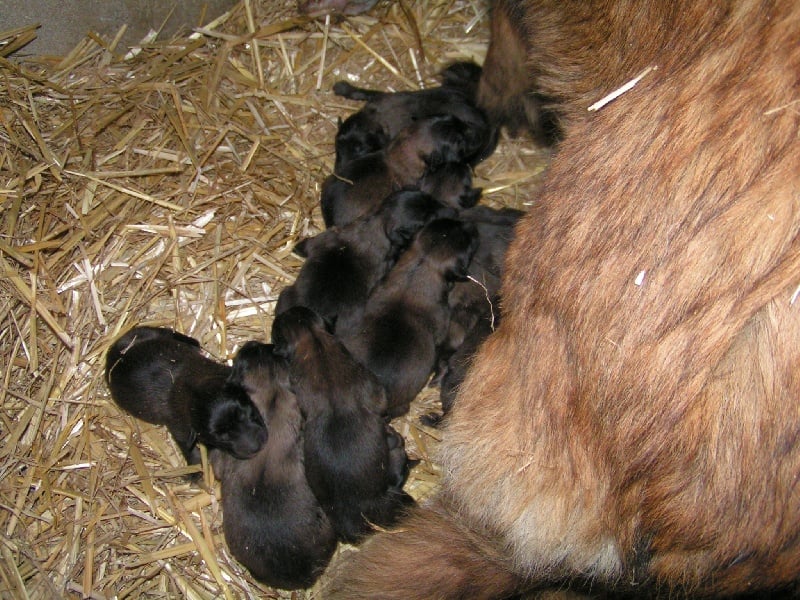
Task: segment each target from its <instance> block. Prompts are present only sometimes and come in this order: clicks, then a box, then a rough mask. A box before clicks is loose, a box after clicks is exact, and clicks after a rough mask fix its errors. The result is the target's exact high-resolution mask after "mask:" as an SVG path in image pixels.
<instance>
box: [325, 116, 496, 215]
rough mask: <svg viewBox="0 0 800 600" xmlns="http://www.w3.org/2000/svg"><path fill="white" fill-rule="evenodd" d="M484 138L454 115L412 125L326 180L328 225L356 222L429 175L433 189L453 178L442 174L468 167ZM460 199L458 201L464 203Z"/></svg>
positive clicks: (458, 197)
mask: <svg viewBox="0 0 800 600" xmlns="http://www.w3.org/2000/svg"><path fill="white" fill-rule="evenodd" d="M481 135H482V134H481V132H480V131H478V130H476V129H475V128H472V127H470V126H469V125H468V124H467V123H464V122H462V121H461V120H459V119H457V118H456V117H453V116H449V115H445V116H434V117H429V118H426V119H423V120H420V121H416V122H414V123H412V124H411V125H409V126H408V127H406V128H405V129H403V130H402V131H400V132H399V133H398V134H397V135H396V136H395V137H394V139H393V140H392V141H391V142H389V144H388V146H387V147H386V148H385V149H383V150H378V151H375V152H372V153H370V154H367V155H365V156H361V157H359V158H357V159H354V160H351V161H349V162H347V163H346V164H344V165H343V166H342V167H341V169H339V170H338V171H337V172H336V173H335V174H334V175H330V176H328V177H327V178H326V179H325V181H324V182H323V184H322V197H321V205H322V217H323V219H324V220H325V225H326V226H327V227H332V226H334V225H346V224H347V223H351V222H352V221H354V220H355V219H356V218H358V217H359V216H361V215H364V214H367V213H369V212H371V211H373V210H375V209H376V207H377V206H379V205H380V203H381V201H382V200H383V199H384V198H385V197H386V196H388V195H389V194H390V193H391V192H393V191H396V190H399V189H401V188H403V187H406V186H417V185H418V183H419V181H420V179H422V178H423V176H426V175H427V180H430V182H431V183H430V185H433V184H434V183H435V181H436V178H437V177H450V175H449V172H448V171H446V170H442V171H441V173H439V169H440V168H442V167H444V166H445V165H447V164H449V163H461V162H464V161H465V160H466V157H468V156H469V155H471V154H472V153H473V152H474V151H475V148H476V147H478V146H480V145H481V144H482V143H483V142H482V140H481ZM462 193H463V192H462ZM460 197H461V194H459V195H458V196H457V197H456V198H455V200H456V201H459V202H460ZM456 207H457V206H456Z"/></svg>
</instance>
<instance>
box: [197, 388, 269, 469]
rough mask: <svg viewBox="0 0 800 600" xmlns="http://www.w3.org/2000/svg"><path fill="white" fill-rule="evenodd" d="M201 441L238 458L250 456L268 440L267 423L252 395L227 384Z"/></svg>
mask: <svg viewBox="0 0 800 600" xmlns="http://www.w3.org/2000/svg"><path fill="white" fill-rule="evenodd" d="M200 441H202V442H204V443H206V444H207V445H209V446H213V447H215V448H219V449H220V450H224V451H225V452H228V453H229V454H232V455H233V456H235V457H236V458H239V459H245V458H250V457H251V456H253V455H254V454H255V453H257V452H258V451H259V450H260V449H261V447H262V446H263V445H264V444H265V443H266V441H267V426H266V425H265V424H264V419H263V418H262V417H261V413H260V412H259V411H258V410H257V409H256V407H255V406H254V405H253V403H252V402H251V401H250V398H249V397H248V395H247V394H246V393H244V391H243V390H242V389H241V388H236V387H230V386H228V385H227V383H226V384H225V386H223V389H222V391H221V392H220V393H219V394H218V395H217V398H216V401H215V403H214V406H213V408H212V409H211V410H210V411H209V412H208V421H207V423H206V428H205V431H202V435H200Z"/></svg>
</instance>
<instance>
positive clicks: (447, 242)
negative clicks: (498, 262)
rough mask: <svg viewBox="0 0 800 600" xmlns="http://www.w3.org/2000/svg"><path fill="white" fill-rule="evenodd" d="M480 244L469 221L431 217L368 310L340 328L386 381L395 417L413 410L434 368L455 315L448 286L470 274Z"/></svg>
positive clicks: (352, 347) (353, 350)
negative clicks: (433, 218)
mask: <svg viewBox="0 0 800 600" xmlns="http://www.w3.org/2000/svg"><path fill="white" fill-rule="evenodd" d="M477 244H478V239H477V235H476V231H475V226H474V225H472V224H470V223H462V222H460V221H456V220H452V219H439V220H436V221H432V222H430V223H428V225H426V226H425V227H424V228H423V229H422V230H421V231H420V232H419V234H417V237H416V239H415V240H414V242H412V244H411V246H410V247H409V249H408V250H406V251H405V252H404V253H403V254H402V255H401V256H400V258H399V259H398V261H397V264H396V265H395V266H394V268H393V269H392V270H391V271H390V272H389V274H388V275H387V276H386V278H385V279H384V280H383V282H381V284H380V285H378V286H377V287H376V288H375V290H374V291H373V292H372V294H370V297H369V299H368V300H367V305H366V307H365V309H364V312H363V316H362V317H361V318H360V319H353V320H348V321H342V322H341V323H340V326H339V328H338V329H337V335H338V336H339V337H340V339H341V340H342V342H343V343H344V345H345V346H346V347H347V349H348V350H350V352H351V353H352V354H353V356H355V357H356V359H357V360H359V361H361V362H362V363H363V364H364V365H366V366H367V367H368V368H369V369H370V371H372V372H373V373H374V374H375V375H376V376H377V378H378V380H379V381H380V382H381V383H382V384H383V386H384V388H385V389H386V391H387V400H388V414H389V415H390V416H391V417H396V416H399V415H402V414H404V413H406V412H407V411H408V407H409V404H410V403H411V401H412V400H413V399H414V397H415V396H416V395H417V394H418V393H419V391H420V390H421V389H422V388H423V387H424V386H425V383H426V382H427V381H428V378H429V376H430V374H431V371H433V369H434V366H435V364H436V358H437V355H438V348H439V345H440V344H441V343H442V342H443V341H444V339H445V337H446V336H447V331H448V324H449V321H450V307H449V305H448V303H447V296H448V292H449V290H450V288H451V287H452V283H453V281H455V280H457V279H463V278H465V277H466V276H467V267H468V265H469V262H470V259H471V258H472V255H473V254H474V253H475V249H476V247H477Z"/></svg>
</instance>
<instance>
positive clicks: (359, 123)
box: [334, 111, 389, 173]
mask: <svg viewBox="0 0 800 600" xmlns="http://www.w3.org/2000/svg"><path fill="white" fill-rule="evenodd" d="M388 143H389V136H388V135H387V134H386V132H385V131H384V130H383V127H382V126H381V124H380V123H379V122H378V121H377V120H376V119H374V118H372V117H370V115H368V114H367V113H365V112H363V111H359V112H357V113H355V114H352V115H350V116H349V117H347V119H345V120H344V122H343V123H341V124H340V125H339V130H338V131H337V132H336V141H335V147H336V161H335V165H334V171H335V172H337V173H338V172H339V170H340V169H341V168H342V167H343V166H344V165H346V164H347V163H349V162H350V161H352V160H354V159H356V158H360V157H362V156H366V155H367V154H370V153H372V152H376V151H378V150H381V149H382V148H385V147H386V145H387V144H388Z"/></svg>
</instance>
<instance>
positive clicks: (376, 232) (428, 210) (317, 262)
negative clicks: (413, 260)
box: [275, 190, 454, 325]
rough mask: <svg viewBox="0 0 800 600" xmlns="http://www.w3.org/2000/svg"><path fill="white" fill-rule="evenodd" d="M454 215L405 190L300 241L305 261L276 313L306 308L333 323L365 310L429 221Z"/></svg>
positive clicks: (438, 205) (437, 203) (298, 246)
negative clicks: (380, 283) (374, 291)
mask: <svg viewBox="0 0 800 600" xmlns="http://www.w3.org/2000/svg"><path fill="white" fill-rule="evenodd" d="M450 213H453V214H454V211H453V210H452V209H449V208H447V207H445V206H444V205H443V204H441V203H439V202H437V201H436V200H434V199H433V198H432V197H430V196H429V195H427V194H424V193H422V192H420V191H419V190H401V191H398V192H395V193H393V194H391V195H389V197H387V198H386V199H385V200H384V201H383V203H382V204H381V206H380V207H379V209H378V210H377V211H375V212H372V213H370V214H367V215H364V216H362V217H359V218H358V219H356V220H355V221H353V222H352V223H349V224H347V225H344V226H341V227H331V228H330V229H327V230H325V231H323V232H322V233H320V234H318V235H316V236H314V237H312V238H308V239H305V240H303V241H301V242H300V243H299V244H298V245H297V246H296V247H295V251H296V252H298V253H299V254H301V255H303V256H306V257H307V258H306V261H305V263H304V264H303V267H302V268H301V269H300V273H299V274H298V275H297V279H296V280H295V282H294V284H293V285H291V286H289V287H287V288H285V289H284V290H283V291H282V292H281V294H280V296H278V303H277V305H276V307H275V314H276V315H279V314H281V313H283V312H285V311H286V310H287V309H289V308H291V307H292V306H307V307H308V308H311V309H312V310H313V311H314V312H316V313H317V314H319V315H320V316H321V317H322V318H323V319H325V321H327V322H328V323H330V324H331V325H335V323H336V319H337V317H338V316H339V314H340V313H341V312H343V311H351V310H359V309H361V308H362V307H363V305H364V303H365V302H366V300H367V296H368V295H369V293H370V292H371V291H372V288H373V287H375V284H376V283H378V281H380V280H381V279H382V278H383V276H384V275H385V274H386V273H387V272H388V271H389V269H390V267H391V266H392V265H393V264H394V262H395V260H397V255H398V254H399V253H400V251H401V250H402V249H403V248H404V247H405V246H407V245H408V243H409V242H410V241H411V238H412V237H414V234H416V232H417V231H419V230H420V229H421V228H422V226H423V225H425V223H427V222H428V221H430V220H432V219H434V218H438V217H443V216H447V215H448V214H450Z"/></svg>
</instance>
